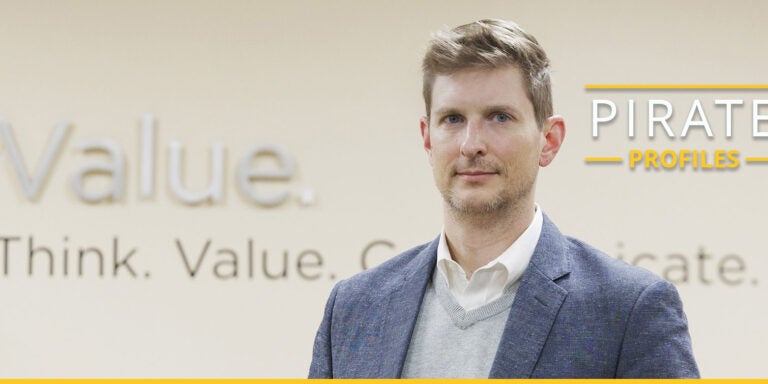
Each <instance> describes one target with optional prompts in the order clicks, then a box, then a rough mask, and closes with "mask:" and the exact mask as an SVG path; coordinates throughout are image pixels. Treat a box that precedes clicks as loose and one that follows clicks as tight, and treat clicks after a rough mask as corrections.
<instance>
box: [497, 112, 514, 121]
mask: <svg viewBox="0 0 768 384" xmlns="http://www.w3.org/2000/svg"><path fill="white" fill-rule="evenodd" d="M493 120H494V121H496V122H497V123H506V122H508V121H510V120H512V119H511V118H510V117H509V116H508V115H505V114H503V113H497V114H495V115H493Z"/></svg>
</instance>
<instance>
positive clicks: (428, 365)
mask: <svg viewBox="0 0 768 384" xmlns="http://www.w3.org/2000/svg"><path fill="white" fill-rule="evenodd" d="M439 273H440V272H439V271H438V270H437V268H435V272H434V274H433V275H432V281H431V282H430V283H429V284H428V286H427V290H426V292H425V293H424V300H423V301H422V303H421V310H420V311H419V316H418V319H417V320H416V326H415V327H414V329H413V335H412V336H411V344H410V346H409V348H408V354H407V356H406V358H405V364H404V366H403V373H402V377H404V378H408V377H427V378H473V377H474V378H484V377H488V374H489V373H490V372H491V366H492V365H493V359H494V357H495V356H496V350H497V349H498V347H499V341H500V340H501V335H502V333H503V332H504V325H505V324H506V322H507V317H508V315H509V310H510V307H511V306H512V302H513V301H514V300H515V293H516V292H517V287H518V285H519V284H518V283H515V284H512V285H511V286H509V287H508V288H507V290H506V292H504V294H503V295H502V296H501V297H499V298H498V299H496V300H494V301H492V302H490V303H488V304H486V305H483V306H482V307H479V308H475V309H472V310H469V311H466V310H464V308H462V307H461V306H460V305H459V304H458V303H457V302H456V300H455V299H454V298H453V295H452V294H451V292H450V290H449V289H448V283H447V282H446V281H445V279H444V278H443V277H442V276H440V275H439Z"/></svg>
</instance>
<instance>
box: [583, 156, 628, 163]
mask: <svg viewBox="0 0 768 384" xmlns="http://www.w3.org/2000/svg"><path fill="white" fill-rule="evenodd" d="M622 160H623V159H622V158H621V157H585V158H584V161H586V162H587V163H621V162H622Z"/></svg>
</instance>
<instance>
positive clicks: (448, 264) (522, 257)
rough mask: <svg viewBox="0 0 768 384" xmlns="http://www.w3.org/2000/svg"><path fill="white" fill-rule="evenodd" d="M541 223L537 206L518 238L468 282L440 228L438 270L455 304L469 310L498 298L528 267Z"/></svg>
mask: <svg viewBox="0 0 768 384" xmlns="http://www.w3.org/2000/svg"><path fill="white" fill-rule="evenodd" d="M543 221H544V218H543V215H542V213H541V209H540V208H539V206H538V205H536V206H535V213H534V215H533V220H532V221H531V224H530V225H528V228H527V229H526V230H525V231H524V232H523V233H522V234H521V235H520V237H518V238H517V240H515V242H514V243H512V245H510V246H509V248H507V249H506V250H505V251H504V252H502V253H501V255H499V256H498V257H497V258H495V259H493V260H492V261H491V262H489V263H488V264H486V265H484V266H482V267H480V268H478V269H477V270H476V271H475V272H474V273H473V274H472V277H471V278H469V279H467V274H466V272H465V271H464V269H462V268H461V266H460V265H459V263H457V262H455V261H454V260H453V258H452V257H451V251H450V250H449V249H448V242H447V241H446V240H445V229H443V231H442V233H441V235H440V241H439V243H438V244H437V269H438V270H439V271H440V275H441V276H442V277H443V278H445V279H446V281H447V282H448V289H449V290H450V291H451V294H452V295H453V297H454V298H455V299H456V302H458V304H459V305H461V306H462V307H463V308H464V309H465V310H467V311H469V310H471V309H475V308H479V307H481V306H483V305H486V304H488V303H490V302H492V301H494V300H496V299H498V298H499V297H501V295H502V294H504V291H505V290H506V289H507V287H509V286H511V285H512V284H514V283H515V282H517V280H519V279H520V276H522V275H523V272H524V271H525V268H526V267H528V263H529V262H530V261H531V256H533V250H534V249H535V248H536V244H537V243H538V242H539V236H540V235H541V225H542V223H543Z"/></svg>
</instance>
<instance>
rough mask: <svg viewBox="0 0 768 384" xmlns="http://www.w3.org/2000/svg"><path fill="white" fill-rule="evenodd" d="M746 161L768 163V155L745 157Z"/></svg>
mask: <svg viewBox="0 0 768 384" xmlns="http://www.w3.org/2000/svg"><path fill="white" fill-rule="evenodd" d="M747 163H768V157H747Z"/></svg>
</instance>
